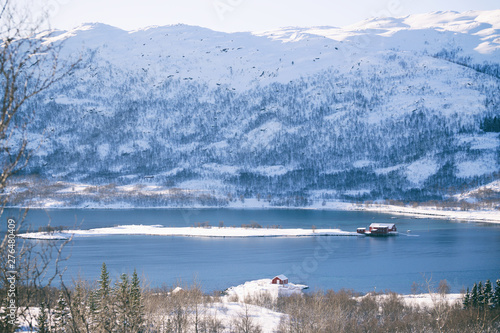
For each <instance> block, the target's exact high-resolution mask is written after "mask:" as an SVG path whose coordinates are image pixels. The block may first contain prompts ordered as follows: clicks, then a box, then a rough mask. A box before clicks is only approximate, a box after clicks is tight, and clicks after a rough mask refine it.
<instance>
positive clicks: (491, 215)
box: [8, 199, 500, 223]
mask: <svg viewBox="0 0 500 333" xmlns="http://www.w3.org/2000/svg"><path fill="white" fill-rule="evenodd" d="M8 208H25V207H17V206H13V207H8ZM29 208H30V209H51V210H69V209H104V210H129V209H158V210H170V209H264V210H265V209H283V210H295V209H310V210H338V211H367V212H375V213H382V214H392V215H403V216H411V217H415V218H434V219H445V220H454V221H464V222H482V223H500V212H499V211H495V210H468V211H461V210H451V209H438V208H437V207H427V206H426V207H423V206H417V207H407V206H395V205H387V204H377V203H374V204H369V205H366V204H359V203H350V202H343V201H328V202H325V203H323V202H320V201H315V202H314V203H313V204H311V205H310V206H301V207H287V206H272V205H270V204H269V203H268V202H267V201H264V200H257V199H245V201H244V202H241V201H238V202H230V203H229V205H228V206H203V205H194V206H162V207H140V206H133V205H128V204H125V203H116V204H113V205H98V204H94V205H91V204H88V205H81V206H68V207H61V206H57V205H55V206H52V205H45V206H40V205H39V206H33V207H29Z"/></svg>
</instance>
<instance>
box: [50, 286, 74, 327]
mask: <svg viewBox="0 0 500 333" xmlns="http://www.w3.org/2000/svg"><path fill="white" fill-rule="evenodd" d="M69 318H70V313H69V308H68V304H67V303H66V298H64V295H63V294H62V293H61V294H59V299H58V300H57V306H56V309H55V310H54V330H53V331H54V332H55V333H65V332H67V325H68V322H69Z"/></svg>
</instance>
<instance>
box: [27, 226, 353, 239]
mask: <svg viewBox="0 0 500 333" xmlns="http://www.w3.org/2000/svg"><path fill="white" fill-rule="evenodd" d="M110 235H151V236H180V237H218V238H226V237H227V238H231V237H232V238H236V237H239V238H241V237H314V236H360V235H359V234H357V233H356V232H349V231H343V230H340V229H314V230H313V229H299V228H297V229H276V228H233V227H198V228H195V227H179V228H175V227H163V226H161V225H123V226H116V227H109V228H95V229H89V230H65V231H61V232H30V233H24V234H19V235H18V237H20V238H27V239H47V240H48V239H52V240H55V239H69V238H70V237H92V236H110Z"/></svg>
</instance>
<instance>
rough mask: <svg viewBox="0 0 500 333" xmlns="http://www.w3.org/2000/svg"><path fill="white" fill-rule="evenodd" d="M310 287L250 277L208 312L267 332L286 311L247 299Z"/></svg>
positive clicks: (424, 303)
mask: <svg viewBox="0 0 500 333" xmlns="http://www.w3.org/2000/svg"><path fill="white" fill-rule="evenodd" d="M306 288H307V286H305V285H300V284H293V283H289V284H288V285H287V286H281V285H276V284H271V279H261V280H255V281H248V282H246V283H244V284H241V285H239V286H235V287H230V288H228V289H227V290H226V294H225V296H223V297H222V298H221V300H220V301H219V302H217V303H211V304H209V305H208V306H207V308H205V310H204V312H205V313H206V314H207V315H211V316H213V317H216V318H217V319H219V320H221V321H222V322H223V323H224V324H226V326H227V325H229V323H231V322H232V321H233V320H235V319H238V318H241V317H244V316H247V317H249V318H250V319H251V320H252V323H254V324H256V325H259V326H260V327H262V332H263V333H272V332H275V331H276V329H277V328H278V325H279V323H280V320H281V318H282V317H283V316H286V314H283V313H280V312H276V311H273V310H270V309H267V308H264V307H261V306H257V305H253V304H248V303H245V299H248V298H256V297H258V296H259V295H266V296H270V297H271V298H273V299H276V298H277V297H278V296H289V295H293V294H301V293H302V291H303V290H304V289H306ZM176 292H182V289H181V288H176V289H174V291H173V293H176ZM362 297H367V296H361V297H357V298H356V299H358V300H359V299H361V298H362ZM376 297H377V298H384V297H387V295H377V296H376ZM402 297H403V300H404V301H405V303H406V304H408V305H418V306H420V307H433V306H435V305H436V304H438V303H439V302H447V303H449V304H454V303H456V302H461V301H462V295H461V294H448V295H444V296H443V295H439V294H419V295H403V296H402ZM38 313H39V309H38V308H31V309H30V314H31V316H30V317H31V319H29V320H35V318H36V317H37V315H38ZM24 332H29V331H24Z"/></svg>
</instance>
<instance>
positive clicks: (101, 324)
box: [96, 263, 115, 332]
mask: <svg viewBox="0 0 500 333" xmlns="http://www.w3.org/2000/svg"><path fill="white" fill-rule="evenodd" d="M98 284H99V288H98V289H97V304H96V305H97V318H96V319H97V327H98V328H99V331H102V332H112V331H113V329H114V326H115V311H114V306H113V305H114V304H113V299H112V290H111V280H110V278H109V273H108V269H107V267H106V264H105V263H103V264H102V268H101V277H100V279H99V281H98Z"/></svg>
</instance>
